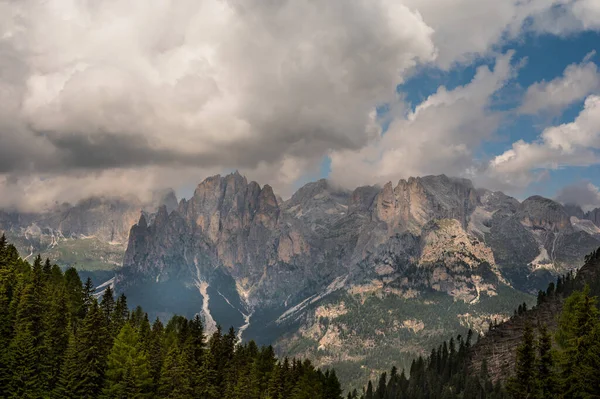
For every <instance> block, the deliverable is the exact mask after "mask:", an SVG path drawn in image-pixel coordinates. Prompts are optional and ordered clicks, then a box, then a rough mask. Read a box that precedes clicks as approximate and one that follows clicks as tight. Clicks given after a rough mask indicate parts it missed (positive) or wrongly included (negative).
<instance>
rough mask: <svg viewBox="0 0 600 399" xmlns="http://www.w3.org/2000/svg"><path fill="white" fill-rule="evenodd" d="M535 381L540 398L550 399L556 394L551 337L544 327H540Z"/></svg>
mask: <svg viewBox="0 0 600 399" xmlns="http://www.w3.org/2000/svg"><path fill="white" fill-rule="evenodd" d="M537 351H538V358H537V376H536V377H537V381H538V385H539V395H540V397H541V398H550V397H552V396H553V395H554V394H555V392H556V378H555V376H554V359H553V355H552V337H551V336H550V333H548V328H547V327H546V325H543V326H542V327H540V335H539V339H538V345H537Z"/></svg>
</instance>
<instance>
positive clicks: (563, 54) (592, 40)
mask: <svg viewBox="0 0 600 399" xmlns="http://www.w3.org/2000/svg"><path fill="white" fill-rule="evenodd" d="M509 50H514V51H515V55H514V58H513V64H517V63H519V64H520V65H521V66H520V68H519V69H518V73H517V76H516V78H514V79H513V80H511V81H510V82H509V84H507V85H506V86H505V87H503V88H502V89H501V90H499V91H498V92H497V93H496V94H495V99H494V104H492V107H491V108H492V109H495V110H500V111H503V112H507V113H509V114H510V116H507V117H506V118H505V119H504V120H503V122H502V124H501V126H499V127H498V129H497V130H496V131H495V137H494V138H493V139H491V140H488V141H485V142H483V143H482V144H481V146H479V147H478V148H477V149H476V152H475V156H476V157H479V158H481V159H489V158H491V157H494V156H495V155H497V154H501V153H503V152H505V151H507V150H509V149H510V147H511V145H512V143H513V142H515V141H517V140H524V141H534V140H536V139H537V137H538V136H539V135H540V133H541V132H542V131H543V130H544V129H545V128H547V127H548V126H552V125H560V124H563V123H569V122H572V121H573V120H574V119H575V118H576V117H577V115H578V114H579V112H580V111H581V109H582V106H583V102H584V98H581V99H579V100H577V101H575V102H574V103H573V104H571V105H569V106H567V107H565V108H564V109H562V110H559V111H557V112H551V113H546V114H543V115H515V114H514V110H515V109H517V108H518V107H519V105H520V104H521V102H522V101H523V95H524V93H525V91H526V90H527V88H528V87H529V86H531V85H532V84H535V83H536V82H542V81H551V80H553V79H555V78H560V77H561V76H562V75H563V72H564V70H565V68H566V67H567V66H569V65H571V64H579V63H581V62H582V61H583V60H584V59H586V60H588V61H590V62H593V63H596V64H598V63H600V54H599V53H598V52H597V51H600V33H599V32H584V33H578V34H571V35H567V36H556V35H551V34H544V35H536V34H528V35H524V36H523V37H521V38H519V40H513V41H510V42H508V43H505V44H504V45H503V46H499V47H498V48H496V51H497V52H499V53H504V52H506V51H509ZM586 57H587V58H586ZM494 62H495V60H494V59H493V58H492V57H487V58H479V59H477V60H475V61H473V62H472V63H469V64H456V65H454V66H453V67H451V68H449V69H441V68H438V67H435V66H426V67H423V68H422V69H420V70H418V71H417V72H416V73H414V74H413V75H412V76H410V78H409V79H407V80H406V82H404V83H403V84H400V85H398V87H397V90H398V93H399V94H401V95H402V96H404V98H405V100H406V102H407V104H409V105H410V107H411V109H412V110H413V111H414V109H415V107H416V106H417V105H418V104H420V103H421V102H423V101H425V100H426V99H427V98H428V97H429V96H431V95H433V94H435V93H436V91H437V90H438V88H439V87H440V86H444V87H446V88H447V89H448V90H452V89H454V88H456V87H457V86H463V85H467V84H468V83H469V82H470V81H471V80H472V79H473V77H474V75H475V71H476V69H477V68H478V67H480V66H482V65H487V66H489V67H490V68H493V65H494ZM386 108H387V107H385V106H381V107H380V108H379V109H378V112H379V114H380V115H381V116H384V115H385V114H386V111H387V109H386ZM382 128H383V131H384V133H383V134H385V130H386V129H387V122H384V123H382ZM330 172H331V160H330V158H329V157H327V156H326V157H324V158H323V160H322V162H321V165H320V169H319V172H318V177H323V178H327V177H328V176H329V175H330ZM441 172H443V171H441ZM441 172H440V173H441ZM316 177H317V174H312V175H307V176H304V177H303V178H302V179H300V180H299V181H298V182H297V183H296V186H297V187H299V186H301V185H302V184H304V183H305V182H306V181H310V180H314V179H315V178H316ZM588 182H589V183H592V184H594V185H596V186H599V185H600V166H598V165H591V166H586V167H579V166H565V167H561V168H558V169H555V170H548V171H547V175H546V176H545V177H544V178H542V179H541V180H540V181H535V182H532V183H531V184H530V185H528V186H526V187H524V188H522V189H519V190H515V191H514V193H513V194H514V195H515V196H517V197H518V198H520V199H524V198H526V197H528V196H530V195H535V194H538V195H543V196H547V197H552V198H553V197H555V196H556V195H557V192H558V191H559V190H561V189H563V188H564V187H565V186H569V185H572V184H581V183H588Z"/></svg>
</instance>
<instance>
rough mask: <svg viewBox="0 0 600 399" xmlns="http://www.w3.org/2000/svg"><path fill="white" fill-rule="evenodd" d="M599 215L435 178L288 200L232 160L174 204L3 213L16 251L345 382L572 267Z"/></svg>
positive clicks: (592, 245) (507, 309) (592, 244)
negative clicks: (328, 369) (236, 168)
mask: <svg viewBox="0 0 600 399" xmlns="http://www.w3.org/2000/svg"><path fill="white" fill-rule="evenodd" d="M140 215H141V216H140ZM131 226H132V227H131ZM599 226H600V210H599V209H596V210H594V211H591V212H587V213H586V212H584V211H583V210H581V209H580V208H579V207H577V206H573V205H568V204H566V205H563V204H560V203H558V202H555V201H553V200H550V199H547V198H543V197H539V196H533V197H530V198H527V199H526V200H524V201H522V202H519V201H518V200H516V199H515V198H512V197H509V196H507V195H505V194H503V193H501V192H491V191H488V190H485V189H477V188H475V187H474V186H473V184H472V183H471V182H470V181H469V180H466V179H457V178H449V177H446V176H444V175H440V176H426V177H417V178H409V179H408V180H400V181H399V182H398V183H397V184H396V185H393V184H392V183H387V184H386V185H384V186H383V187H379V186H365V187H359V188H356V189H355V190H354V191H347V190H344V189H341V188H338V187H336V186H334V185H333V184H332V183H331V182H329V181H327V180H319V181H317V182H313V183H309V184H307V185H305V186H304V187H302V188H300V189H299V190H298V191H297V192H296V193H295V194H294V195H293V196H292V197H291V198H289V199H288V200H285V201H284V200H282V199H281V198H280V197H278V196H277V195H276V193H274V192H273V190H272V188H271V187H270V186H268V185H264V186H262V187H261V186H260V185H259V184H258V183H256V182H248V181H247V179H246V178H245V177H243V176H242V175H240V174H239V173H237V172H236V173H233V174H230V175H227V176H213V177H210V178H208V179H206V180H204V181H203V182H202V183H200V184H199V185H198V186H197V188H196V190H195V192H194V194H193V196H192V197H191V198H190V199H182V200H181V201H179V202H178V203H177V200H176V198H175V196H174V194H173V193H172V192H168V193H166V194H165V193H161V194H160V195H157V196H156V199H154V200H153V201H152V203H151V204H145V203H141V202H139V201H129V200H125V199H110V198H93V199H89V200H86V201H82V202H81V203H79V204H76V205H73V206H71V205H61V206H57V207H56V208H55V209H52V210H49V211H47V212H44V213H40V214H24V213H18V212H14V211H12V212H11V211H8V210H6V211H3V212H0V230H3V231H5V232H6V233H7V236H8V237H9V239H11V240H12V241H13V242H15V243H16V244H17V247H18V249H19V250H20V251H21V252H22V253H25V254H34V253H38V252H39V253H42V255H43V256H50V257H52V258H53V259H58V263H59V264H61V266H72V265H75V266H76V267H78V268H79V269H84V270H96V271H97V270H103V273H104V274H101V276H102V279H101V280H98V279H97V281H98V285H99V286H100V287H99V290H101V289H102V287H104V286H106V285H108V284H111V285H113V286H114V288H115V290H116V291H117V292H122V293H125V294H126V295H127V298H128V301H129V304H130V305H131V306H136V305H141V306H143V308H144V309H145V310H146V311H148V313H149V314H150V317H151V318H152V317H156V316H158V317H160V318H161V319H167V318H169V317H171V316H172V315H173V314H182V315H184V316H186V317H193V316H194V315H195V314H197V313H200V314H201V315H202V317H203V318H204V321H205V325H206V328H207V330H208V332H210V331H211V330H214V329H216V328H217V325H220V326H223V328H228V327H229V326H233V327H234V328H235V329H236V330H237V331H238V335H239V337H240V338H241V339H243V340H247V339H254V340H256V341H257V342H258V343H259V344H273V345H274V348H275V350H276V352H277V353H278V354H280V355H291V356H300V357H308V358H310V359H312V360H313V362H314V363H315V364H316V365H317V366H334V367H335V369H336V372H337V373H338V375H339V376H340V379H341V381H342V383H343V384H344V385H345V386H346V387H358V386H362V385H363V383H364V382H365V381H366V380H367V379H368V378H374V377H375V376H376V375H378V374H379V373H380V372H382V371H384V370H386V369H389V368H390V367H391V365H392V364H395V365H396V366H400V367H401V366H405V367H408V366H409V364H410V361H411V360H412V359H413V358H414V357H415V356H418V355H423V354H426V353H428V352H429V350H430V348H431V347H435V346H436V345H437V344H438V343H439V342H441V341H443V340H444V339H447V338H448V337H450V336H453V335H455V334H456V333H461V332H465V331H466V330H467V329H469V328H471V329H473V330H475V331H477V332H480V333H484V332H486V331H487V330H488V326H489V324H490V323H493V322H496V321H497V322H500V321H502V320H506V319H508V318H509V317H510V316H511V315H512V313H513V310H514V309H515V308H517V307H518V306H519V305H520V304H522V303H523V302H526V303H529V304H531V303H533V302H534V299H535V297H534V295H535V294H537V292H538V290H539V289H543V288H545V287H546V286H547V285H548V283H549V282H550V281H554V280H555V279H556V276H557V275H561V274H563V273H565V272H567V271H570V270H573V269H575V268H578V267H579V266H581V264H582V263H583V260H584V257H585V255H586V254H588V253H590V252H592V251H594V250H595V249H596V248H597V247H598V246H600V228H599ZM96 278H98V275H97V276H96ZM101 282H102V283H103V284H100V283H101ZM399 361H400V363H399Z"/></svg>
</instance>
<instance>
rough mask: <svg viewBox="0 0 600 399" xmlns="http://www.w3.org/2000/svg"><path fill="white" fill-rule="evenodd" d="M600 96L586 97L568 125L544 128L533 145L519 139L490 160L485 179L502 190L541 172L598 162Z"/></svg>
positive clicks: (524, 181)
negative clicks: (501, 187) (496, 184)
mask: <svg viewBox="0 0 600 399" xmlns="http://www.w3.org/2000/svg"><path fill="white" fill-rule="evenodd" d="M599 149H600V96H597V95H590V96H588V98H587V99H586V100H585V104H584V107H583V110H582V111H581V112H580V114H579V115H578V116H577V118H575V120H574V121H573V122H571V123H565V124H562V125H559V126H553V127H549V128H547V129H545V130H544V131H543V132H542V134H541V135H540V137H539V138H538V139H537V140H536V141H533V142H525V141H524V140H519V141H517V142H515V143H513V145H512V148H511V149H509V150H507V151H506V152H504V153H503V154H500V155H498V156H496V157H495V158H494V159H492V160H491V161H490V164H489V168H488V170H487V172H486V175H487V177H489V178H490V179H492V180H493V181H496V182H497V183H498V184H500V185H504V186H506V187H511V186H512V187H525V186H527V185H528V184H530V183H531V182H532V181H534V180H535V179H536V176H537V174H538V173H540V172H541V171H544V170H552V169H559V168H563V167H567V166H589V165H594V164H597V163H599V162H600V157H599V156H598V150H599Z"/></svg>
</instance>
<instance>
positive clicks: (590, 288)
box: [348, 249, 600, 399]
mask: <svg viewBox="0 0 600 399" xmlns="http://www.w3.org/2000/svg"><path fill="white" fill-rule="evenodd" d="M599 273H600V249H599V250H597V251H595V252H593V253H591V254H590V255H588V256H587V257H586V263H585V265H584V266H583V267H582V269H581V270H580V271H579V272H578V273H577V275H575V274H573V273H569V274H567V275H565V276H562V277H561V278H559V279H558V280H557V283H556V284H554V283H551V284H550V285H549V287H548V289H547V290H546V291H540V293H539V295H538V303H537V306H535V307H534V308H533V309H531V310H528V309H527V306H526V305H525V304H524V305H522V306H520V307H519V308H518V309H517V310H515V314H514V316H513V317H512V318H511V319H510V320H508V321H507V322H505V323H502V324H500V325H496V324H492V325H490V331H489V332H488V334H486V336H485V337H483V338H482V339H481V340H479V339H478V342H477V343H475V344H474V345H472V342H471V341H472V333H471V332H470V331H469V333H468V335H467V337H466V338H463V337H461V336H458V337H457V338H456V340H455V339H451V340H450V341H449V342H444V343H443V344H442V345H440V346H439V347H438V348H435V349H433V350H432V352H431V355H430V356H428V357H427V358H422V357H420V358H418V359H416V360H414V361H413V363H412V365H411V367H410V370H409V371H407V372H406V373H405V372H404V371H402V372H401V373H399V372H398V370H397V369H396V368H393V369H392V370H391V373H390V374H389V376H388V375H387V373H384V374H382V375H381V377H380V378H379V380H378V381H375V382H369V384H368V386H367V387H365V388H364V390H363V392H356V391H354V392H351V393H348V398H349V399H352V398H363V399H408V398H410V399H420V398H428V399H435V398H441V399H450V398H461V399H486V398H487V399H495V398H515V399H545V398H598V397H600V372H599V370H600V311H599V310H598V300H597V297H595V296H593V295H594V294H597V293H598V292H599V291H600V281H599V280H598V276H599ZM552 311H554V312H555V313H552ZM521 326H522V329H521ZM515 339H516V340H517V341H518V342H517V343H516V344H513V343H512V341H514V340H515ZM513 346H514V348H513ZM490 348H491V349H490ZM507 348H512V349H511V350H512V351H513V352H512V353H503V356H500V359H503V360H502V361H506V363H505V367H502V368H501V369H499V370H496V371H495V372H491V370H490V368H489V366H488V360H494V361H496V362H498V359H497V358H495V357H494V356H495V353H493V351H498V352H505V351H506V349H507ZM504 355H505V356H504ZM507 359H508V360H507Z"/></svg>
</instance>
